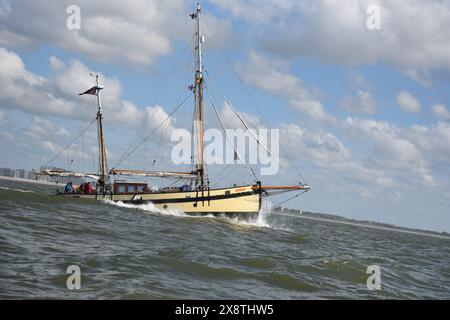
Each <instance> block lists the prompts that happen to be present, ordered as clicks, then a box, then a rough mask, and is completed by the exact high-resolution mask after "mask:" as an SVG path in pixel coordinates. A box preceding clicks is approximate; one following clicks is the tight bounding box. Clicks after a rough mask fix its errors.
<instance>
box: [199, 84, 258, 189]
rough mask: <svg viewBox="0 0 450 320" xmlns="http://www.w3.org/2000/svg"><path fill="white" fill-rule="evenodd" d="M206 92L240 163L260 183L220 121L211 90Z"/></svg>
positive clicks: (220, 121)
mask: <svg viewBox="0 0 450 320" xmlns="http://www.w3.org/2000/svg"><path fill="white" fill-rule="evenodd" d="M205 91H206V93H207V94H208V97H209V100H210V102H211V105H212V107H213V109H214V113H215V114H216V116H217V119H218V120H219V123H220V125H221V126H222V129H223V131H224V133H225V135H226V137H227V139H228V141H229V143H230V145H231V146H232V147H233V150H234V152H235V154H236V155H237V157H238V159H239V161H240V162H241V163H242V165H243V166H244V167H245V169H247V171H248V172H249V173H250V175H252V176H253V178H254V179H255V182H257V181H258V177H257V176H256V174H255V172H254V171H253V169H252V168H250V167H248V166H247V165H246V164H245V162H244V161H242V158H241V156H240V155H239V153H238V152H237V150H236V148H235V147H234V144H233V141H232V140H231V138H230V136H229V135H228V133H227V130H226V129H225V126H224V124H223V122H222V119H220V116H219V113H218V112H217V109H216V106H215V105H214V102H213V101H212V98H211V95H210V94H209V90H208V89H207V87H206V86H205Z"/></svg>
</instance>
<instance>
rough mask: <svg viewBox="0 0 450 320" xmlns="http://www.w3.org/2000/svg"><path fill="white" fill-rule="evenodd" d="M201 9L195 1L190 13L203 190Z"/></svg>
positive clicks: (199, 168)
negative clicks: (194, 34) (193, 24)
mask: <svg viewBox="0 0 450 320" xmlns="http://www.w3.org/2000/svg"><path fill="white" fill-rule="evenodd" d="M201 12H202V10H201V7H200V3H197V10H196V12H195V13H193V14H191V18H192V19H196V20H197V47H196V50H197V71H196V73H195V93H196V102H197V104H198V105H197V106H196V107H198V119H197V121H198V125H199V132H198V134H199V138H200V143H199V146H198V147H199V150H198V152H199V159H198V163H197V174H198V175H199V178H200V186H201V190H205V177H206V170H205V141H204V135H205V127H204V112H203V108H204V104H203V64H202V43H203V42H204V38H203V36H202V34H201V25H200V14H201Z"/></svg>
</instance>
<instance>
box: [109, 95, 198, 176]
mask: <svg viewBox="0 0 450 320" xmlns="http://www.w3.org/2000/svg"><path fill="white" fill-rule="evenodd" d="M191 96H192V93H190V94H189V95H188V96H187V97H186V98H185V99H184V100H183V101H181V103H179V104H178V105H177V107H176V108H175V109H174V110H172V112H171V113H169V114H168V115H167V117H166V118H165V119H164V120H163V121H162V122H161V123H160V124H159V125H157V126H156V127H155V128H154V129H153V130H152V131H151V132H150V133H149V134H148V135H147V136H146V137H145V138H144V139H143V140H142V141H141V142H140V143H138V144H137V145H136V146H135V147H133V148H132V149H131V150H130V151H129V152H127V153H125V154H124V155H122V157H120V160H119V162H117V163H116V165H115V166H114V167H113V169H115V168H116V167H117V166H119V165H121V164H122V163H123V162H124V161H125V160H126V159H128V158H129V157H130V156H131V155H132V154H133V153H134V152H135V151H136V150H137V149H138V148H139V147H140V146H141V145H142V144H144V143H145V142H146V141H148V140H149V139H150V137H151V136H152V135H153V134H154V133H155V132H156V131H157V130H158V129H159V128H160V127H161V126H162V125H163V124H164V123H165V122H166V121H167V120H169V119H170V117H171V116H172V115H174V114H175V113H176V112H177V111H178V110H179V109H180V108H181V106H182V105H183V104H184V103H185V102H186V101H187V100H188V99H189V98H190V97H191Z"/></svg>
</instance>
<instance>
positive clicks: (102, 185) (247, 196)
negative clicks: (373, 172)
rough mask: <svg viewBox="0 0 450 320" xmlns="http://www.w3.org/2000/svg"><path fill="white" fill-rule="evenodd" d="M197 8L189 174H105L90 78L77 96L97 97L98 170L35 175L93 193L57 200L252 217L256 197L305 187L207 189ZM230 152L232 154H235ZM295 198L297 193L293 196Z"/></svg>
mask: <svg viewBox="0 0 450 320" xmlns="http://www.w3.org/2000/svg"><path fill="white" fill-rule="evenodd" d="M201 12H202V11H201V7H200V4H199V3H197V7H196V11H195V13H193V14H191V18H192V19H195V20H196V33H195V36H196V48H195V49H196V69H197V70H196V71H195V85H194V86H192V87H191V90H192V91H193V93H194V95H195V103H194V114H195V119H194V123H195V125H196V126H197V130H196V132H197V135H198V136H197V138H198V140H197V141H199V143H198V144H197V148H196V149H197V150H196V153H197V154H196V157H195V158H196V162H197V163H195V164H194V167H193V168H192V169H193V170H192V171H191V172H166V171H158V172H156V171H146V170H123V169H117V168H114V169H112V170H110V171H109V172H108V170H107V161H106V146H105V140H104V130H103V111H102V103H101V90H102V89H103V87H102V86H100V85H99V77H98V75H97V76H96V85H95V86H94V87H93V88H91V89H89V90H87V91H86V92H84V93H82V94H91V95H95V96H96V97H97V105H98V112H97V118H96V120H97V127H98V138H99V162H100V163H99V168H100V170H99V171H100V173H98V174H95V173H75V172H69V171H64V170H42V171H41V172H40V173H39V174H40V175H47V176H59V177H61V176H63V177H90V178H95V179H96V180H97V184H96V190H95V192H84V193H72V192H70V193H67V192H66V193H59V195H60V196H63V197H71V198H82V199H92V200H110V201H116V202H118V201H120V202H124V203H134V204H142V203H148V202H151V203H153V204H154V205H155V206H156V208H157V209H161V210H164V209H166V210H181V211H183V212H185V213H189V214H191V213H192V214H258V213H259V212H260V210H261V202H262V197H263V196H265V195H270V192H271V191H273V192H274V193H276V194H279V193H284V192H293V191H298V192H299V194H300V193H304V192H307V191H309V190H310V186H308V185H304V184H302V183H299V184H298V185H294V186H263V185H262V183H261V181H259V180H256V181H255V183H251V184H247V185H241V186H232V187H225V188H218V189H214V188H210V183H209V178H208V175H207V171H206V164H205V143H204V97H203V96H204V85H205V77H204V70H203V68H204V67H203V62H202V44H203V42H204V39H203V37H202V33H201ZM235 152H236V150H235ZM115 176H137V177H158V178H175V179H183V180H184V179H185V180H190V181H191V182H192V184H195V187H194V188H184V187H186V186H184V187H182V188H165V189H161V190H155V191H154V190H150V189H149V186H148V184H147V183H136V182H126V181H124V180H118V179H116V180H114V181H113V177H115ZM297 196H298V195H297Z"/></svg>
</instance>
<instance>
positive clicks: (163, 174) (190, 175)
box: [109, 169, 197, 180]
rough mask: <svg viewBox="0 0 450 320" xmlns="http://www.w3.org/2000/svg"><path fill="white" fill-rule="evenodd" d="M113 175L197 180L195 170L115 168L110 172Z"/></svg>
mask: <svg viewBox="0 0 450 320" xmlns="http://www.w3.org/2000/svg"><path fill="white" fill-rule="evenodd" d="M109 174H111V175H120V176H140V177H157V178H176V179H189V180H195V179H196V178H197V175H196V174H195V173H194V172H168V171H145V170H118V169H114V170H111V171H110V172H109Z"/></svg>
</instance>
